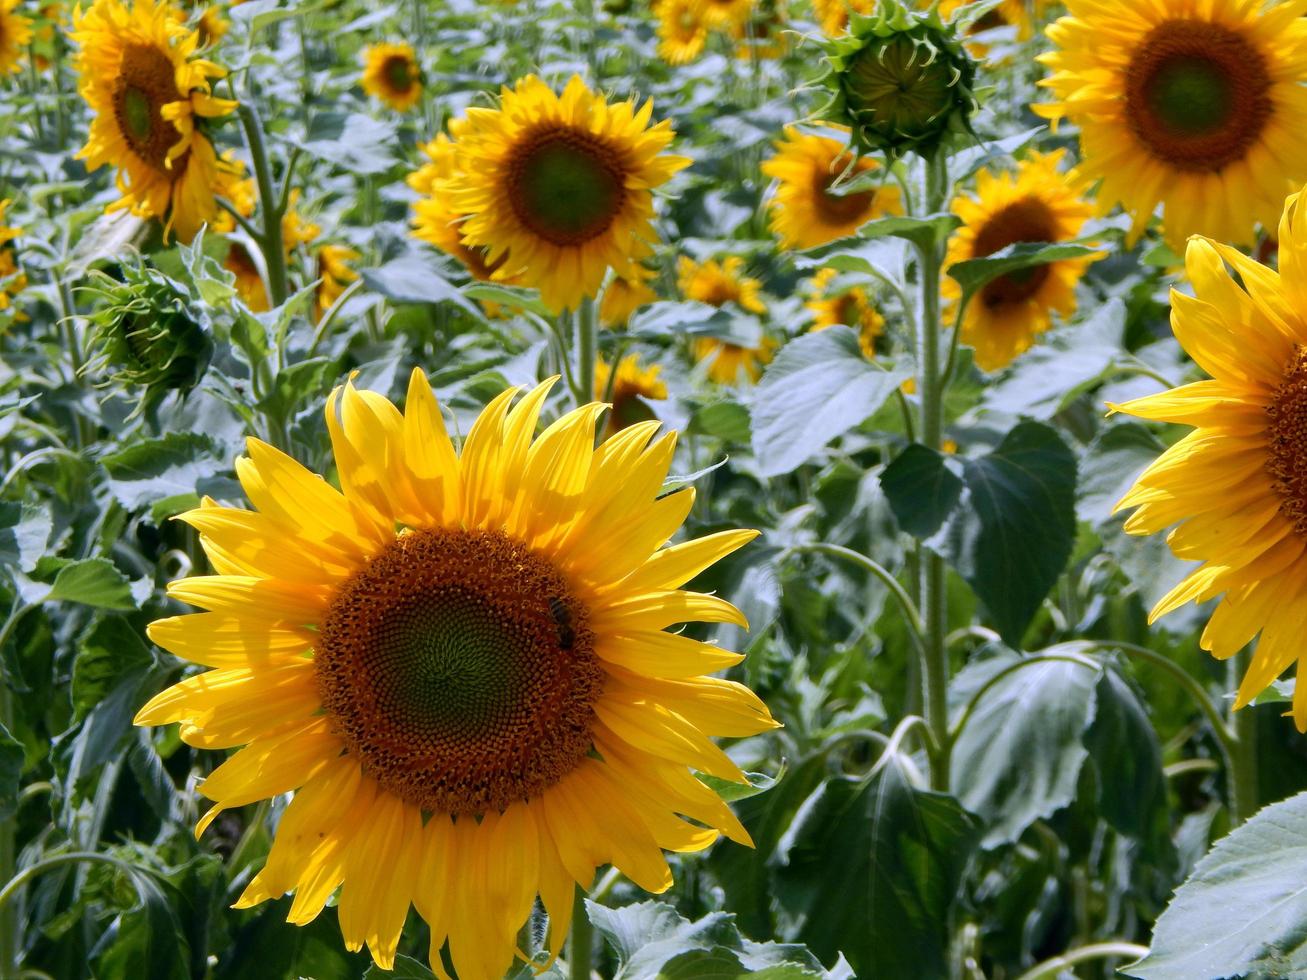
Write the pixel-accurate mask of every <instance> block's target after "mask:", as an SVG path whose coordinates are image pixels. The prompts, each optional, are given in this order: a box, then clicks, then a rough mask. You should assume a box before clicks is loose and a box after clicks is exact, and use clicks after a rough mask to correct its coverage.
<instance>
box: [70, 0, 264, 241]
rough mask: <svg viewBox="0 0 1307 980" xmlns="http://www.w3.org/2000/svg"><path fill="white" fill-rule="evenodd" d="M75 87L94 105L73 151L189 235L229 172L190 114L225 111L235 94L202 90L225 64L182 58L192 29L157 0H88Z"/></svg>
mask: <svg viewBox="0 0 1307 980" xmlns="http://www.w3.org/2000/svg"><path fill="white" fill-rule="evenodd" d="M73 26H74V30H73V34H72V38H73V40H74V41H76V42H77V44H79V45H80V46H81V51H80V52H79V53H78V56H77V62H76V64H77V71H78V73H79V76H80V77H79V81H78V91H79V92H80V93H81V95H82V97H83V98H84V99H85V100H86V102H87V104H88V105H89V106H90V107H91V109H92V111H93V112H94V113H95V116H94V118H93V119H92V120H91V130H90V134H89V136H88V138H87V141H86V145H85V146H84V147H82V149H81V150H80V151H79V152H78V154H77V157H78V159H83V160H85V161H86V166H87V169H89V170H95V169H97V168H99V167H101V166H103V165H105V164H110V165H111V166H113V167H115V168H116V169H117V171H118V189H119V190H120V191H121V192H122V195H123V196H122V199H121V200H119V201H118V202H117V203H115V204H113V205H111V206H110V208H109V210H111V211H112V210H117V209H120V208H130V209H131V211H132V213H133V214H136V215H139V216H141V217H147V218H148V217H153V218H158V219H159V220H161V221H163V222H164V234H165V235H167V234H168V233H169V232H170V231H176V233H177V235H178V237H180V238H182V239H184V240H186V241H189V240H190V239H191V238H192V237H193V236H194V235H195V233H196V231H198V230H199V228H200V225H202V224H204V223H205V222H207V221H211V220H212V219H213V217H214V216H215V215H216V214H217V213H218V204H217V201H216V200H215V199H214V195H215V194H225V191H226V189H227V187H228V186H229V185H230V184H231V183H233V182H234V181H235V180H236V179H237V178H238V176H239V174H238V173H236V172H234V171H233V169H232V168H231V167H230V166H228V165H226V164H224V163H223V162H222V161H220V160H219V159H218V158H217V156H216V155H215V154H214V152H213V145H212V144H211V143H210V142H209V139H208V137H207V136H205V135H204V134H203V132H201V130H200V128H199V126H200V123H199V120H201V119H204V118H212V117H215V116H222V115H226V114H227V113H229V112H231V111H232V110H233V109H235V108H236V103H235V102H232V101H229V100H227V99H217V98H214V97H213V96H212V95H210V94H209V80H210V79H213V78H221V77H223V76H224V75H225V74H226V69H224V68H221V67H219V66H218V65H215V64H213V62H210V61H204V60H202V59H197V58H192V55H193V54H194V53H195V50H196V48H198V47H199V43H200V36H199V33H198V32H196V31H194V30H188V29H187V28H185V27H184V26H182V25H181V24H179V23H178V21H177V19H176V16H175V14H174V11H173V8H171V7H170V6H168V5H167V4H165V3H159V2H157V0H135V2H134V3H133V5H132V6H130V7H128V6H125V5H124V4H122V3H121V2H119V0H95V3H94V4H93V5H92V6H91V8H90V9H89V10H87V11H86V12H85V13H83V14H81V15H80V16H77V17H76V18H75V19H74V24H73Z"/></svg>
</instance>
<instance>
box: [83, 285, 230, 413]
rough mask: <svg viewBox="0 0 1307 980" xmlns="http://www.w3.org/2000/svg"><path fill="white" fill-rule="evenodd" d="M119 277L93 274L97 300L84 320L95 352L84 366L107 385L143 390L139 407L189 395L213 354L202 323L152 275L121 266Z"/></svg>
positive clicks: (183, 297)
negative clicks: (89, 326)
mask: <svg viewBox="0 0 1307 980" xmlns="http://www.w3.org/2000/svg"><path fill="white" fill-rule="evenodd" d="M122 274H123V279H122V281H121V282H120V281H118V280H116V279H112V278H110V277H109V276H107V275H105V274H103V273H99V272H97V273H94V276H95V280H94V284H93V285H92V286H90V287H88V291H90V292H93V293H95V294H96V295H98V297H99V299H100V302H99V303H98V304H97V309H96V311H95V313H93V314H92V315H91V317H90V321H91V323H92V325H93V327H94V336H93V344H94V346H95V348H96V358H95V360H94V361H93V362H92V364H91V365H90V366H91V367H92V368H94V369H96V370H98V371H100V372H103V373H104V374H106V375H108V377H109V379H110V380H111V381H113V382H116V383H118V384H121V385H124V386H128V387H142V388H144V389H145V393H144V398H143V399H142V406H143V407H145V406H149V405H150V404H152V403H154V402H156V401H157V400H158V399H160V398H162V397H163V396H164V395H165V394H167V393H168V392H169V391H180V392H183V393H185V392H187V391H190V390H191V389H192V388H194V387H195V386H196V385H197V384H199V382H200V379H201V378H202V377H203V376H204V372H205V369H206V368H208V366H209V358H210V357H211V356H212V354H213V342H212V341H211V340H210V338H209V334H208V331H207V330H206V329H205V327H204V326H203V317H202V316H201V315H200V313H199V312H198V311H197V310H196V309H195V307H194V306H193V305H192V303H191V300H190V297H189V296H188V295H187V294H186V293H185V292H184V291H183V290H182V289H181V287H179V286H178V285H177V284H176V283H174V282H173V281H172V280H171V279H169V278H168V277H167V276H165V275H164V274H163V273H162V272H159V271H158V270H157V269H151V268H149V267H147V266H145V265H143V264H141V265H136V266H124V267H123V269H122Z"/></svg>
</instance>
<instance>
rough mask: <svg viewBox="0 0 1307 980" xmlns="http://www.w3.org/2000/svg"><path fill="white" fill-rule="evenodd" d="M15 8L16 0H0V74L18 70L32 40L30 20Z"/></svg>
mask: <svg viewBox="0 0 1307 980" xmlns="http://www.w3.org/2000/svg"><path fill="white" fill-rule="evenodd" d="M17 10H18V0H0V75H9V74H12V73H13V72H16V71H18V66H19V62H20V60H21V59H22V57H23V51H24V50H25V49H26V48H27V45H28V44H29V43H30V42H31V40H32V22H31V20H30V19H28V18H27V17H24V16H23V15H22V14H20V13H18V12H17Z"/></svg>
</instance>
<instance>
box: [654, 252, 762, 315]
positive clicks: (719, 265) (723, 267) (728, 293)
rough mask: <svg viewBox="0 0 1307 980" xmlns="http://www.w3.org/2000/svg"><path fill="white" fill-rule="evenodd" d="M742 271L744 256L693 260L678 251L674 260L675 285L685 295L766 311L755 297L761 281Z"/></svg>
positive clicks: (750, 310) (749, 309) (710, 302)
mask: <svg viewBox="0 0 1307 980" xmlns="http://www.w3.org/2000/svg"><path fill="white" fill-rule="evenodd" d="M743 273H744V259H742V258H740V257H739V256H738V255H731V256H727V257H726V258H725V259H723V260H722V261H720V262H718V261H717V260H716V259H708V260H707V261H704V262H695V261H694V260H693V259H691V258H690V257H689V256H686V255H682V256H681V257H680V258H679V259H677V260H676V277H677V285H678V286H679V287H680V290H681V294H682V295H683V296H684V297H685V298H686V299H693V300H697V301H698V302H700V303H707V304H708V305H709V306H725V305H726V304H727V303H734V304H736V305H737V306H739V307H740V308H741V309H743V310H748V311H749V312H750V313H759V314H762V313H766V312H767V306H766V304H764V303H763V301H762V299H761V298H760V297H759V295H758V292H759V290H761V289H762V283H760V282H759V281H758V280H757V279H755V278H753V277H752V276H746V275H744V274H743Z"/></svg>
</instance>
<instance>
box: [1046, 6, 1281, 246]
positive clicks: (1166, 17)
mask: <svg viewBox="0 0 1307 980" xmlns="http://www.w3.org/2000/svg"><path fill="white" fill-rule="evenodd" d="M1304 10H1307V4H1304V3H1302V2H1300V0H1293V2H1290V3H1282V4H1278V5H1273V6H1271V5H1267V6H1264V5H1263V4H1262V3H1260V2H1255V0H1211V2H1202V3H1199V2H1196V0H1107V2H1103V0H1068V2H1067V11H1068V16H1066V17H1063V18H1061V19H1060V20H1058V21H1057V22H1056V23H1054V24H1052V25H1051V26H1050V27H1049V28H1048V36H1049V37H1050V38H1051V39H1052V40H1053V41H1054V43H1055V44H1056V45H1057V48H1056V50H1054V51H1051V52H1049V53H1047V54H1044V55H1041V56H1040V58H1039V60H1040V61H1041V62H1043V63H1044V64H1045V65H1047V66H1048V67H1049V68H1050V69H1052V72H1053V73H1052V75H1051V76H1049V77H1048V78H1046V79H1043V80H1042V81H1041V82H1040V83H1039V84H1040V85H1042V86H1045V87H1047V88H1049V89H1051V90H1052V92H1053V94H1054V95H1055V96H1056V98H1057V101H1055V102H1050V103H1047V104H1044V105H1036V106H1034V107H1033V108H1034V109H1035V111H1036V112H1038V113H1039V114H1040V115H1043V116H1046V117H1048V118H1050V119H1059V118H1061V117H1063V116H1065V117H1068V118H1070V119H1071V120H1072V122H1074V123H1075V124H1076V125H1077V126H1079V127H1080V148H1081V158H1082V159H1081V164H1080V169H1081V170H1082V171H1083V172H1084V173H1085V174H1086V175H1087V176H1089V177H1091V178H1093V179H1101V181H1102V184H1101V186H1100V189H1099V192H1098V201H1099V205H1100V207H1101V208H1103V209H1104V211H1106V210H1110V208H1111V207H1112V206H1113V205H1114V204H1116V203H1117V202H1120V203H1121V205H1122V206H1123V207H1124V208H1125V209H1126V210H1127V211H1129V212H1130V213H1131V214H1132V216H1133V219H1134V225H1133V228H1132V231H1131V235H1132V238H1133V237H1137V236H1138V235H1139V234H1140V233H1141V232H1142V231H1143V230H1144V228H1145V227H1146V226H1147V225H1148V222H1149V221H1150V220H1151V218H1152V216H1153V212H1154V211H1156V210H1157V207H1158V205H1159V204H1160V205H1161V207H1162V212H1163V213H1162V225H1163V232H1164V234H1165V235H1166V239H1167V241H1168V242H1170V243H1171V245H1172V247H1174V248H1176V249H1177V250H1179V249H1181V248H1182V244H1183V242H1184V240H1185V238H1186V237H1187V236H1189V235H1191V234H1204V235H1209V236H1211V237H1213V238H1217V239H1220V240H1222V241H1229V242H1238V243H1249V242H1251V241H1252V237H1253V233H1254V228H1253V226H1254V224H1256V223H1258V222H1260V223H1261V224H1263V225H1266V226H1270V225H1272V224H1273V223H1274V222H1275V220H1276V217H1277V216H1278V215H1279V213H1280V204H1281V202H1282V201H1283V199H1284V195H1285V194H1287V193H1288V192H1289V191H1290V190H1293V189H1294V188H1295V187H1296V186H1297V183H1298V182H1299V181H1301V180H1303V179H1304V178H1307V87H1304V86H1303V84H1302V81H1303V79H1304V77H1307V22H1305V21H1304V20H1303V17H1302V15H1303V13H1304Z"/></svg>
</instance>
